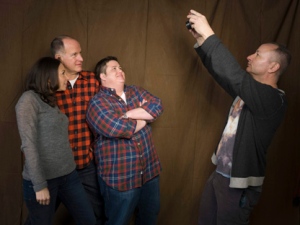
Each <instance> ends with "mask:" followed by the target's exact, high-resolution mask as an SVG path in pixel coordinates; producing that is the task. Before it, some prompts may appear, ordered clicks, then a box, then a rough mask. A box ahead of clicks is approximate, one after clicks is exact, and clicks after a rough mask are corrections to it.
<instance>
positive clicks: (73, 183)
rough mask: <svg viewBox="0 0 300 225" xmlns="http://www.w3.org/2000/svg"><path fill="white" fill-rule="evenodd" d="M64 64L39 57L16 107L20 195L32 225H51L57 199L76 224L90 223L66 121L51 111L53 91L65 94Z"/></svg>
mask: <svg viewBox="0 0 300 225" xmlns="http://www.w3.org/2000/svg"><path fill="white" fill-rule="evenodd" d="M66 87H67V78H66V76H65V71H64V67H63V65H62V64H61V63H60V62H59V61H58V60H56V59H54V58H50V57H43V58H41V59H39V60H38V61H37V62H36V63H35V64H34V65H33V67H32V68H31V70H30V72H29V73H28V76H27V78H26V82H25V91H24V93H23V94H22V96H21V97H20V99H19V101H18V103H17V105H16V115H17V123H18V129H19V133H20V137H21V141H22V145H21V150H22V152H23V153H24V156H25V163H24V167H23V172H22V175H23V194H24V200H25V202H26V206H27V208H28V211H29V220H30V222H31V224H32V225H35V224H37V225H44V224H45V225H50V224H52V221H53V218H54V214H55V202H56V199H57V197H58V198H59V199H60V200H61V201H62V202H63V203H64V205H65V206H66V208H67V209H68V210H69V212H70V213H71V214H72V216H73V218H74V219H75V222H76V224H84V225H86V224H91V225H92V224H95V223H96V220H95V217H94V213H93V209H92V206H91V205H90V202H89V200H88V198H87V196H86V193H85V191H84V189H83V186H82V184H81V182H80V180H79V178H78V175H77V172H76V170H75V166H76V165H75V162H74V158H73V155H72V150H71V147H70V143H69V139H68V123H69V122H68V118H67V116H66V115H64V114H63V113H62V112H61V111H60V110H59V109H58V107H57V106H56V100H55V92H56V91H64V90H66Z"/></svg>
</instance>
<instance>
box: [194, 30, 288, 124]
mask: <svg viewBox="0 0 300 225" xmlns="http://www.w3.org/2000/svg"><path fill="white" fill-rule="evenodd" d="M196 52H197V53H198V55H199V56H200V58H201V60H202V62H203V64H204V66H205V67H206V68H207V70H208V71H209V73H210V74H211V75H212V76H213V78H214V79H215V80H216V82H217V83H218V84H219V85H220V86H221V87H222V88H223V89H224V90H225V91H226V92H227V93H228V94H230V95H231V96H232V97H233V98H235V97H236V96H240V97H241V98H242V99H243V101H244V102H245V104H246V105H247V107H249V109H250V110H251V111H252V113H253V114H254V115H255V116H257V117H259V118H268V117H270V116H272V115H274V114H276V113H277V112H278V110H279V109H280V108H281V107H285V99H284V94H282V92H280V91H278V89H275V88H273V87H272V86H270V85H266V84H263V83H260V82H258V81H256V80H255V79H254V78H252V76H251V75H250V74H249V73H248V72H247V71H246V70H244V69H242V68H241V67H240V65H239V64H238V62H237V61H236V59H235V58H234V57H233V55H232V54H231V53H230V52H229V51H228V49H227V48H226V47H225V46H224V45H223V44H222V43H221V41H220V40H219V38H218V37H217V36H216V35H212V36H210V37H209V38H207V39H206V40H205V42H204V43H203V45H202V46H200V47H198V48H196Z"/></svg>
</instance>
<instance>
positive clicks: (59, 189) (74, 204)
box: [23, 170, 96, 225]
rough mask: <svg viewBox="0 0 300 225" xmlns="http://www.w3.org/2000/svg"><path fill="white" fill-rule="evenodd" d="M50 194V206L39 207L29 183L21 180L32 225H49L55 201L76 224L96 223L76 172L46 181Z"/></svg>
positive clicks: (91, 224)
mask: <svg viewBox="0 0 300 225" xmlns="http://www.w3.org/2000/svg"><path fill="white" fill-rule="evenodd" d="M47 183H48V189H49V192H50V204H49V205H40V204H39V203H38V202H37V201H36V194H35V191H34V190H33V184H32V182H31V181H28V180H24V179H23V193H24V200H25V203H26V206H27V208H28V211H29V216H28V218H29V221H30V223H31V224H32V225H51V224H52V222H53V218H54V214H55V206H56V199H57V198H58V197H59V199H60V200H61V201H62V202H63V204H64V205H65V206H66V208H67V209H68V211H69V212H70V213H71V215H72V216H73V218H74V220H75V222H76V224H82V225H83V224H84V225H87V224H90V225H94V224H95V222H96V219H95V216H94V214H93V211H92V206H91V204H90V202H89V200H88V198H87V195H86V193H85V191H84V189H83V187H82V184H81V182H80V180H79V178H78V174H77V172H76V171H75V170H74V171H73V172H72V173H70V174H68V175H65V176H62V177H58V178H54V179H51V180H47Z"/></svg>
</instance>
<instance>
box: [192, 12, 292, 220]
mask: <svg viewBox="0 0 300 225" xmlns="http://www.w3.org/2000/svg"><path fill="white" fill-rule="evenodd" d="M187 18H188V19H189V22H190V23H191V25H192V29H190V32H191V34H192V35H193V36H194V37H195V38H196V40H197V43H196V45H195V49H196V52H197V53H198V55H199V57H200V58H201V60H202V62H203V64H204V66H205V67H206V68H207V70H208V71H209V73H210V74H211V75H212V76H213V78H214V79H215V80H216V81H217V82H218V84H219V85H220V86H221V87H222V88H223V89H224V90H225V91H226V92H227V93H228V94H229V95H230V96H232V97H233V99H234V102H233V105H232V107H231V109H230V112H229V115H228V121H227V125H226V127H225V129H224V131H223V135H222V137H221V140H220V142H219V145H218V147H217V149H216V151H215V153H214V154H213V156H212V161H213V163H214V164H215V165H216V170H215V172H213V173H212V175H211V176H210V178H209V179H208V181H207V184H206V186H205V188H204V191H203V193H202V197H201V202H200V210H199V219H198V224H200V225H213V224H214V225H217V224H218V225H223V224H224V225H225V224H226V225H230V224H232V225H233V224H235V225H237V224H248V223H249V215H250V213H251V211H252V209H253V207H254V206H255V205H256V204H257V202H258V200H259V197H260V193H261V190H262V185H263V181H264V178H265V169H266V153H267V149H268V147H269V145H270V143H271V141H272V138H273V137H274V134H275V131H276V130H277V128H278V127H279V125H280V123H281V122H282V120H283V118H284V114H285V111H286V107H287V101H286V97H285V93H284V92H283V91H282V90H280V89H279V88H278V86H277V81H278V79H279V78H280V76H281V75H282V74H283V73H284V71H285V70H286V68H287V66H288V65H289V62H290V58H291V56H290V53H289V51H288V50H287V49H286V48H285V47H283V46H282V45H280V44H276V43H265V44H262V45H261V46H259V48H258V49H257V50H256V51H255V53H254V54H252V55H250V56H248V57H247V59H248V65H247V68H246V70H244V69H242V68H241V67H240V65H239V64H238V63H237V61H236V60H235V59H234V57H233V56H232V54H231V53H230V52H229V51H228V50H227V49H226V48H225V46H224V45H223V44H222V43H221V41H220V40H219V39H218V37H217V36H216V35H215V34H214V31H213V30H212V28H211V27H210V25H209V24H208V22H207V19H206V18H205V16H204V15H202V14H200V13H199V12H196V11H195V10H190V12H189V15H188V16H187Z"/></svg>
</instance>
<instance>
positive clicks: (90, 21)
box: [0, 0, 300, 225]
mask: <svg viewBox="0 0 300 225" xmlns="http://www.w3.org/2000/svg"><path fill="white" fill-rule="evenodd" d="M191 8H193V9H196V10H198V11H200V12H202V13H203V14H204V15H206V16H207V18H208V20H209V22H210V23H211V25H212V27H213V29H214V30H215V32H216V34H217V35H218V36H219V37H220V38H221V39H222V40H223V43H224V44H225V45H226V46H227V47H228V48H229V49H230V51H231V52H232V53H233V55H234V56H235V57H236V59H237V60H238V62H239V63H240V64H241V66H242V67H245V66H246V63H247V60H246V57H247V56H248V55H249V54H252V53H253V52H254V51H255V50H256V49H257V47H258V46H259V45H260V44H261V43H263V42H270V41H277V42H280V43H283V44H286V45H287V46H288V47H289V49H290V50H291V52H292V55H293V60H292V64H291V66H290V68H289V69H288V71H287V72H286V74H285V75H284V76H283V77H282V79H281V81H280V83H279V87H280V88H281V89H283V90H285V92H286V94H287V98H288V102H289V106H288V111H287V114H286V118H285V120H284V122H283V123H282V125H281V127H280V129H279V130H278V132H277V133H276V136H275V138H274V140H273V142H272V145H271V147H270V148H269V152H268V164H267V174H266V180H265V185H264V188H263V194H262V197H261V200H260V202H259V204H258V206H257V207H256V208H255V210H254V212H253V214H252V216H251V223H250V224H251V225H266V224H272V225H282V224H288V225H298V224H299V208H294V207H293V206H292V198H293V193H294V191H295V188H296V183H297V177H298V174H299V172H300V163H299V160H300V154H299V137H300V126H299V124H300V123H299V115H300V109H299V103H300V90H299V84H300V76H299V74H300V66H299V58H300V46H299V42H300V29H299V27H300V6H299V0H251V1H249V0H184V1H181V0H177V1H176V0H63V1H62V0H0V28H1V29H0V68H1V74H0V76H1V83H0V106H1V108H0V145H1V148H0V168H1V169H0V201H1V204H0V224H3V225H15V224H21V223H22V221H24V219H25V218H26V216H27V210H26V207H25V204H24V203H23V200H22V187H21V181H22V177H21V171H22V154H21V152H20V138H19V134H18V131H17V126H16V119H15V111H14V106H15V104H16V101H17V100H18V98H19V96H20V94H21V87H22V82H23V80H24V77H25V75H26V73H27V71H28V69H29V68H30V66H31V65H32V64H33V63H34V62H35V61H36V60H37V59H38V58H39V57H41V56H45V55H50V51H49V45H50V42H51V40H52V39H53V38H54V37H55V36H57V35H60V34H68V35H71V36H73V37H75V38H76V39H77V40H79V41H80V43H81V47H82V54H83V57H84V68H85V69H86V70H93V68H94V66H95V64H96V62H97V61H98V60H99V59H101V58H102V57H105V56H107V55H114V56H117V57H118V58H119V60H120V62H121V64H122V67H123V68H124V70H125V73H126V79H127V80H126V82H127V83H128V84H135V85H139V86H142V87H144V88H146V89H147V90H149V91H150V92H152V93H153V94H155V95H157V96H159V97H160V98H161V99H162V100H163V104H164V107H165V111H164V114H163V115H162V116H161V118H159V119H158V120H157V121H156V122H155V123H154V124H153V133H154V141H155V144H156V146H157V149H158V152H159V156H160V159H161V162H162V165H163V172H162V174H161V211H160V215H159V221H158V224H160V225H177V224H178V225H189V224H196V221H197V214H198V205H199V200H200V194H201V191H202V190H203V187H204V184H205V181H206V179H207V178H208V176H209V175H210V173H211V172H212V171H213V169H214V167H213V165H212V164H211V161H210V157H211V154H212V152H213V151H214V149H215V147H216V145H217V143H218V141H219V138H220V135H221V133H222V129H223V127H224V124H225V122H226V117H227V113H228V110H229V107H230V104H231V101H232V99H231V98H230V97H229V96H228V95H227V94H226V93H225V92H224V91H223V90H222V89H221V88H220V87H219V86H218V85H217V84H216V83H215V82H214V81H213V79H212V78H211V77H210V76H209V74H208V73H207V71H206V69H205V68H203V66H202V64H201V62H200V60H199V59H198V57H197V55H196V53H195V51H194V49H193V45H194V43H195V40H194V39H193V37H192V36H191V35H190V33H189V32H188V31H187V30H186V28H185V21H186V15H187V13H188V11H189V9H191ZM68 221H69V217H68V214H67V212H66V210H65V209H64V208H63V207H60V209H59V211H58V212H57V215H56V218H55V224H57V225H59V224H66V225H67V224H72V222H68Z"/></svg>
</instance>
